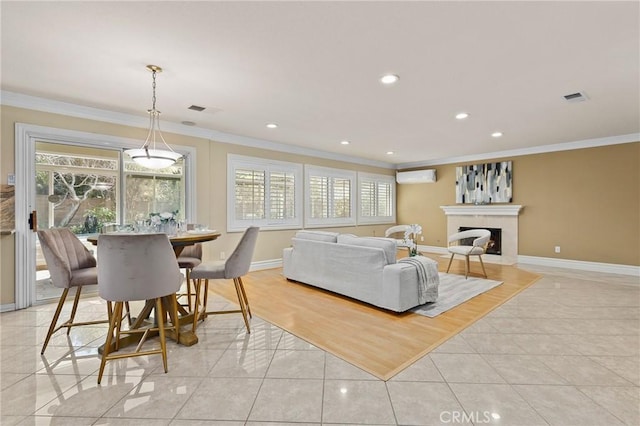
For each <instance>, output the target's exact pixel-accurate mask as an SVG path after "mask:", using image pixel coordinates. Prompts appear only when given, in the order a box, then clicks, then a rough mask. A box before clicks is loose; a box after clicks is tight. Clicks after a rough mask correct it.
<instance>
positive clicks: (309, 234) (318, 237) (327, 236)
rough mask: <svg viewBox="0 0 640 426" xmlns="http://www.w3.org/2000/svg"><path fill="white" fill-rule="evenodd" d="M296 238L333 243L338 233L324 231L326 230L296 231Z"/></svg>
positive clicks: (336, 239)
mask: <svg viewBox="0 0 640 426" xmlns="http://www.w3.org/2000/svg"><path fill="white" fill-rule="evenodd" d="M296 238H300V239H301V240H313V241H324V242H325V243H335V242H337V241H338V233H337V232H326V231H306V230H302V231H298V232H296Z"/></svg>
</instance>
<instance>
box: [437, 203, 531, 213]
mask: <svg viewBox="0 0 640 426" xmlns="http://www.w3.org/2000/svg"><path fill="white" fill-rule="evenodd" d="M440 208H441V209H442V210H444V214H445V215H447V216H518V215H519V214H520V211H521V210H522V209H523V206H521V205H517V204H479V205H478V204H469V205H456V206H440Z"/></svg>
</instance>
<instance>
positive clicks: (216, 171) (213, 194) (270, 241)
mask: <svg viewBox="0 0 640 426" xmlns="http://www.w3.org/2000/svg"><path fill="white" fill-rule="evenodd" d="M0 115H1V125H2V128H1V133H0V137H1V139H0V143H1V144H0V181H1V182H2V183H6V179H7V174H8V173H13V172H14V171H15V167H14V124H15V123H17V122H20V123H28V124H36V125H40V126H47V127H56V128H62V129H69V130H78V131H84V132H91V133H98V134H104V135H112V136H120V137H127V138H136V139H139V140H140V141H141V142H140V143H141V144H142V140H143V139H144V137H145V136H146V130H145V129H138V128H133V127H127V126H119V125H114V124H108V123H103V122H99V121H93V120H85V119H79V118H73V117H67V116H63V115H57V114H50V113H44V112H38V111H32V110H26V109H21V108H14V107H7V106H3V107H1V108H0ZM165 137H166V138H167V140H168V142H169V143H170V144H173V145H184V146H193V147H195V148H196V196H197V208H196V210H197V212H196V218H197V221H198V222H199V223H206V224H208V225H209V226H210V227H211V228H215V229H217V230H219V231H221V232H222V233H223V235H222V237H221V238H219V239H218V240H216V241H214V242H211V243H208V244H205V245H204V257H205V259H218V258H219V256H220V252H221V251H224V252H226V253H227V254H229V253H230V252H231V251H232V250H233V248H234V247H235V246H236V244H237V242H238V240H239V239H240V235H241V234H239V233H231V234H227V233H226V223H227V219H226V196H227V195H226V194H227V193H226V167H227V154H228V153H233V154H241V155H248V156H255V157H262V158H271V159H277V160H282V161H294V162H298V163H308V164H314V165H320V166H325V167H334V168H344V169H350V170H358V171H366V172H371V173H382V174H389V175H393V173H394V172H393V171H392V170H387V169H381V168H376V167H368V166H359V165H356V164H352V163H346V162H340V161H333V160H325V159H319V158H313V157H307V156H299V155H292V154H286V153H281V152H274V151H269V150H263V149H256V148H250V147H244V146H238V145H230V144H224V143H218V142H214V141H209V140H206V139H202V138H195V137H189V136H183V135H173V134H168V133H167V134H165ZM386 228H387V226H386V225H375V226H358V227H343V228H331V230H333V231H339V232H350V233H354V234H357V235H383V234H384V230H385V229H386ZM294 232H295V231H264V232H261V233H260V237H259V238H258V243H257V246H256V252H255V255H254V261H267V260H272V259H280V258H281V257H282V249H283V248H284V247H286V246H288V245H289V244H290V241H291V237H292V236H293V234H294ZM1 238H2V239H1V240H0V254H1V258H0V259H1V260H0V265H1V266H0V268H1V269H0V278H1V280H2V281H1V283H0V284H1V285H0V304H9V303H13V301H14V287H15V273H14V272H15V271H14V269H15V268H14V264H15V263H14V262H15V260H14V249H15V239H14V237H13V236H2V237H1Z"/></svg>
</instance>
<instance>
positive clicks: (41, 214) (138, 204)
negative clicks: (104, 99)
mask: <svg viewBox="0 0 640 426" xmlns="http://www.w3.org/2000/svg"><path fill="white" fill-rule="evenodd" d="M121 157H122V158H121ZM35 163H36V164H35V170H36V173H35V189H36V201H35V205H36V212H37V216H38V227H39V228H40V229H43V228H69V229H70V230H71V231H72V232H73V233H74V234H76V235H77V236H78V238H79V239H80V241H82V242H83V243H84V244H85V246H86V247H87V249H89V250H90V251H91V252H93V253H94V255H95V254H96V247H95V246H93V245H92V244H91V243H88V242H87V237H88V236H89V235H94V234H96V233H100V232H103V231H106V230H107V229H112V228H111V225H125V224H130V225H133V224H135V223H136V221H140V220H147V219H149V217H150V214H152V213H164V212H171V213H174V214H175V215H176V217H177V218H178V219H180V220H183V219H184V218H185V217H186V215H185V193H186V191H185V176H184V161H183V160H182V159H181V160H179V161H178V162H177V163H176V164H175V165H173V166H171V167H167V168H164V169H147V168H145V167H142V166H140V165H138V164H136V163H134V162H133V161H131V160H130V158H129V157H128V156H127V155H126V154H122V151H121V150H119V149H102V148H95V147H88V146H76V145H67V144H56V143H50V142H36V153H35ZM121 164H123V165H124V167H123V166H121ZM91 291H94V292H95V291H96V290H95V289H91V288H90V287H89V288H87V287H85V290H83V293H89V292H91ZM61 293H62V289H59V288H56V287H54V286H53V285H52V284H51V280H50V279H49V271H48V270H47V265H46V262H45V259H44V256H43V255H42V251H41V249H40V244H39V241H37V240H36V302H41V301H45V300H48V299H57V298H58V297H59V296H60V294H61Z"/></svg>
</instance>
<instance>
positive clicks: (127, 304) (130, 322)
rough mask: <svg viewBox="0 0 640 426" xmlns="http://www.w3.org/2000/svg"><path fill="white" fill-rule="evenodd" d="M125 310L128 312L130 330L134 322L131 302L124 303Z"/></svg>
mask: <svg viewBox="0 0 640 426" xmlns="http://www.w3.org/2000/svg"><path fill="white" fill-rule="evenodd" d="M124 309H125V310H126V312H127V314H126V315H125V316H126V317H127V321H128V322H129V328H131V325H132V324H133V322H132V321H131V309H130V308H129V302H124Z"/></svg>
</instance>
